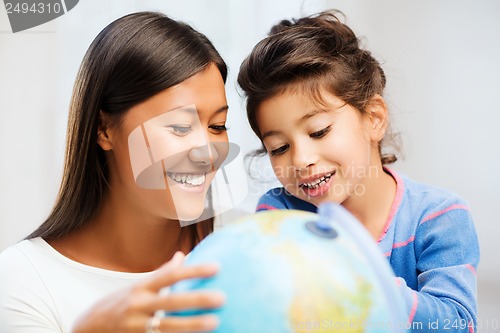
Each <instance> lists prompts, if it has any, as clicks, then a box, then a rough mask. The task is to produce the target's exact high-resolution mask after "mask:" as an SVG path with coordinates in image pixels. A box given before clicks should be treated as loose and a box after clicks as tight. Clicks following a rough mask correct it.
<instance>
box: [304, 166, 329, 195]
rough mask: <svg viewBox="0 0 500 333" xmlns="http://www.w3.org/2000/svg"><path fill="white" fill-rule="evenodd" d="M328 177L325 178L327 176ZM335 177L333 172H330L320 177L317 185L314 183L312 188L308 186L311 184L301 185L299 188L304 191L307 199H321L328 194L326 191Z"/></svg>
mask: <svg viewBox="0 0 500 333" xmlns="http://www.w3.org/2000/svg"><path fill="white" fill-rule="evenodd" d="M327 175H328V177H325V176H327ZM334 176H335V172H330V173H327V174H325V175H324V176H322V177H321V178H320V179H321V180H320V181H319V183H316V184H315V185H313V186H310V185H311V184H307V185H306V183H303V184H301V185H300V186H299V187H300V188H301V189H302V191H304V194H305V195H306V196H308V197H311V198H315V197H321V196H323V195H325V194H327V193H328V190H329V189H330V187H331V186H332V184H333V178H334Z"/></svg>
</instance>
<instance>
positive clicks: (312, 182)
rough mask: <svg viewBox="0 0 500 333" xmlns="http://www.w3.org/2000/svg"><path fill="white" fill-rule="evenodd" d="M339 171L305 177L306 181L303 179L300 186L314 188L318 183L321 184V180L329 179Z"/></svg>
mask: <svg viewBox="0 0 500 333" xmlns="http://www.w3.org/2000/svg"><path fill="white" fill-rule="evenodd" d="M336 173H337V171H336V170H333V171H330V172H326V173H324V174H322V175H315V176H313V177H309V178H307V179H305V180H304V181H302V182H301V183H300V184H299V187H302V188H309V189H311V188H314V187H316V186H317V185H318V184H320V183H321V182H323V181H328V180H329V179H330V178H331V177H333V176H334V175H335V174H336Z"/></svg>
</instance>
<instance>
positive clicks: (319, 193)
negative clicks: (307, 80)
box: [256, 89, 383, 206]
mask: <svg viewBox="0 0 500 333" xmlns="http://www.w3.org/2000/svg"><path fill="white" fill-rule="evenodd" d="M321 96H322V98H323V100H324V103H322V104H321V105H320V104H319V103H315V102H314V100H312V99H311V97H310V96H309V95H307V94H304V93H301V92H300V89H288V90H286V91H285V92H284V93H282V94H279V95H276V96H274V97H272V98H270V99H268V100H265V101H264V102H263V103H261V105H260V106H259V108H258V110H257V114H256V117H257V124H258V126H259V131H260V133H261V139H262V141H263V143H264V146H265V148H266V150H267V152H268V154H269V157H270V160H271V164H272V167H273V171H274V173H275V175H276V176H277V178H278V180H279V181H280V182H281V184H282V185H283V186H284V188H285V189H286V190H287V191H288V192H290V193H291V194H292V195H294V196H296V197H298V198H300V199H302V200H305V201H307V202H310V203H312V204H313V205H316V206H318V205H319V204H320V203H321V202H323V201H335V202H337V203H342V202H344V201H345V200H346V199H348V198H349V197H351V196H353V195H363V194H364V192H365V190H366V188H365V186H366V182H365V180H366V179H367V178H368V177H370V176H374V175H371V174H370V173H377V172H379V170H380V156H379V152H378V141H379V140H380V139H381V136H380V135H381V133H380V129H379V128H378V127H379V123H378V120H377V119H376V118H375V117H370V116H367V115H362V114H361V112H360V111H359V110H357V109H356V108H354V107H352V106H350V105H348V104H346V103H345V102H343V101H342V100H340V99H339V98H337V97H336V96H334V95H332V94H330V93H328V92H324V91H323V92H322V95H321ZM382 135H383V133H382ZM377 164H378V166H379V167H377Z"/></svg>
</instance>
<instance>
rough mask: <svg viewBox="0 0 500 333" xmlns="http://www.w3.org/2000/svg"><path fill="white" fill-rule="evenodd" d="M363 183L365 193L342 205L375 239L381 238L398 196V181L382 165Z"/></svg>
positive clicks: (351, 198)
mask: <svg viewBox="0 0 500 333" xmlns="http://www.w3.org/2000/svg"><path fill="white" fill-rule="evenodd" d="M363 185H364V186H365V193H364V194H363V195H360V196H352V197H350V198H349V199H347V200H346V201H344V202H343V203H342V205H343V206H344V207H345V208H346V209H347V210H349V211H350V212H351V214H353V215H354V216H355V217H356V218H357V219H358V220H359V221H360V222H361V223H362V224H363V225H364V226H365V228H366V229H367V230H368V232H369V233H370V234H371V235H372V237H373V238H374V239H375V240H379V238H380V236H381V234H382V232H383V230H384V227H385V225H386V223H387V219H388V217H389V213H390V211H391V208H392V204H393V202H394V198H395V196H396V181H395V180H394V178H393V177H392V176H391V175H390V174H388V173H387V172H386V171H385V170H384V169H383V168H382V165H380V170H379V172H377V174H375V175H373V174H372V175H370V176H369V177H367V178H365V181H364V182H363Z"/></svg>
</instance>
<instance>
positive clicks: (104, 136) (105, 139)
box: [97, 111, 113, 151]
mask: <svg viewBox="0 0 500 333" xmlns="http://www.w3.org/2000/svg"><path fill="white" fill-rule="evenodd" d="M109 128H110V120H109V116H108V115H107V114H105V113H104V112H102V111H100V114H99V128H98V129H97V144H98V145H99V146H100V147H101V148H102V150H104V151H108V150H112V149H113V142H112V140H111V137H110V135H109V132H110V131H109Z"/></svg>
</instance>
